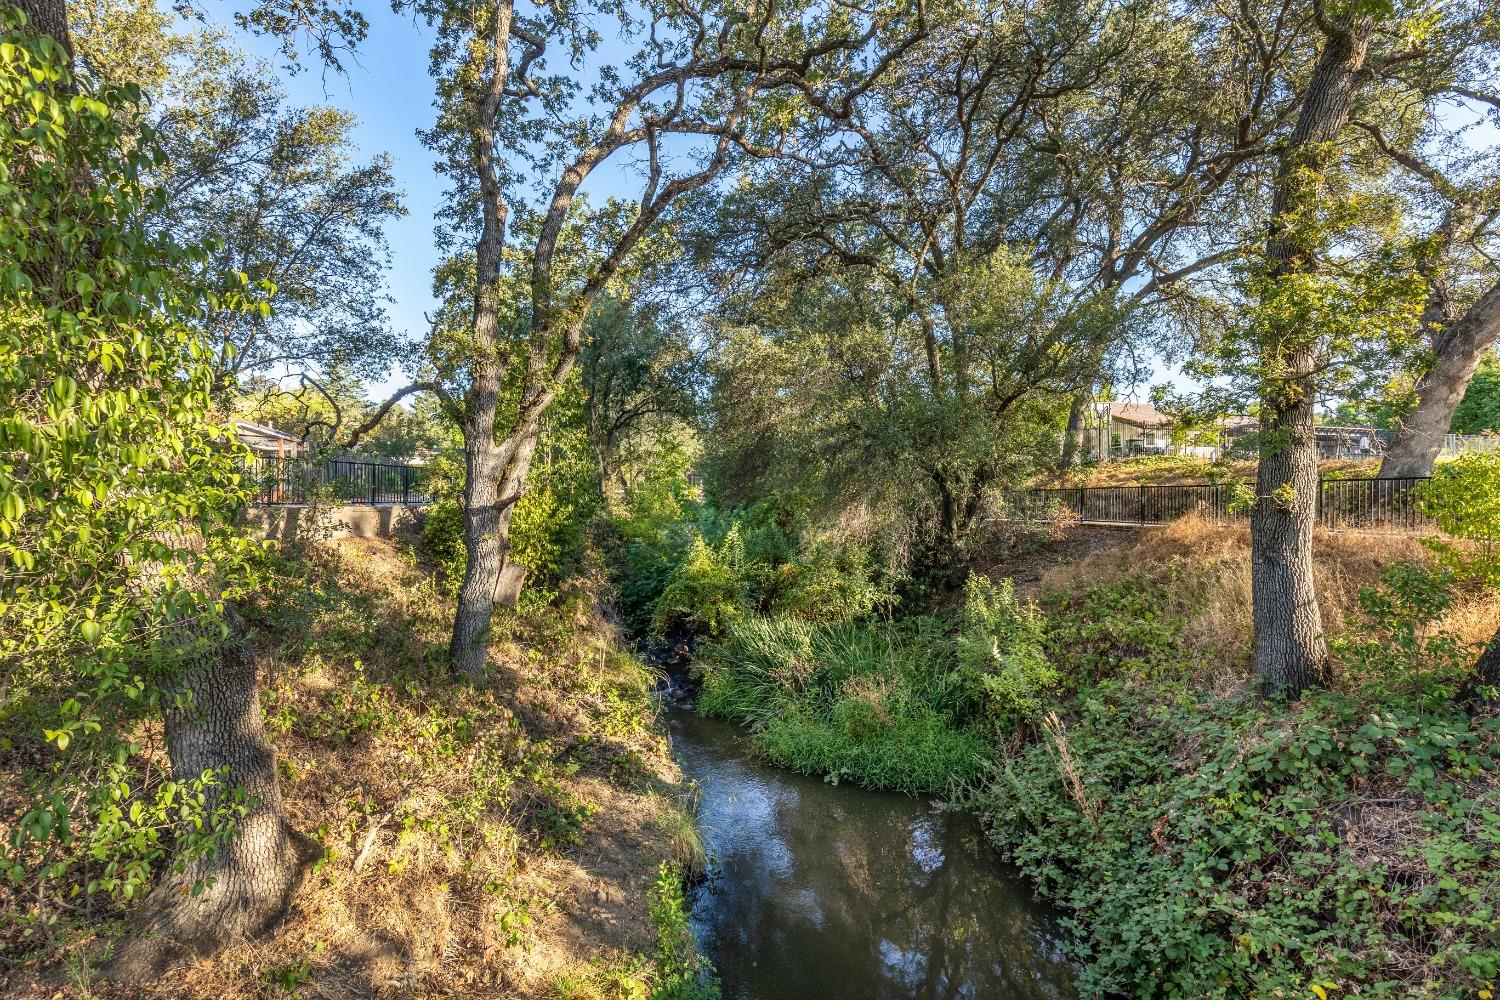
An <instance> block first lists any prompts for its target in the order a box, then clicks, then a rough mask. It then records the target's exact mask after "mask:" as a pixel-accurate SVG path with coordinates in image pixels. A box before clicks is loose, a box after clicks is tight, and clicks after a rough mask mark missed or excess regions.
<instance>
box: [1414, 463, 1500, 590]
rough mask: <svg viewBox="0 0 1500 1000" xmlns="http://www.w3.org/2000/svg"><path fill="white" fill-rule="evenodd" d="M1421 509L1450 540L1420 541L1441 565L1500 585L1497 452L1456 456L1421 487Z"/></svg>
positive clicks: (1490, 584)
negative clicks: (1456, 541)
mask: <svg viewBox="0 0 1500 1000" xmlns="http://www.w3.org/2000/svg"><path fill="white" fill-rule="evenodd" d="M1421 503H1422V509H1423V511H1424V512H1425V513H1426V514H1427V516H1429V517H1431V518H1432V519H1433V521H1435V522H1436V523H1437V526H1438V527H1439V528H1441V529H1442V530H1443V531H1445V532H1447V533H1448V534H1449V535H1450V536H1452V537H1453V538H1457V539H1461V540H1462V541H1461V542H1460V543H1458V544H1455V543H1454V542H1452V541H1449V540H1448V539H1445V538H1429V539H1424V541H1423V544H1425V545H1427V546H1428V548H1430V549H1432V551H1433V554H1434V555H1435V556H1436V557H1437V560H1438V562H1439V563H1441V564H1442V565H1443V566H1445V567H1447V568H1448V569H1449V570H1450V571H1452V572H1453V573H1454V574H1455V575H1457V576H1459V577H1462V578H1464V579H1468V580H1472V581H1474V582H1475V583H1478V584H1480V585H1482V586H1488V587H1500V452H1489V453H1470V454H1466V455H1460V456H1459V457H1458V458H1456V459H1454V460H1453V461H1452V462H1444V463H1442V464H1440V465H1438V467H1437V468H1436V469H1434V470H1433V473H1432V479H1431V480H1429V481H1428V482H1426V483H1424V484H1423V485H1422V487H1421Z"/></svg>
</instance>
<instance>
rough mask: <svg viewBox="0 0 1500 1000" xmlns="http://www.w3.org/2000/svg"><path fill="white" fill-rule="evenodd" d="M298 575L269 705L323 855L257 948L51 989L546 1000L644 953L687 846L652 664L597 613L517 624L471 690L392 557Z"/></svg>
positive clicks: (346, 559)
mask: <svg viewBox="0 0 1500 1000" xmlns="http://www.w3.org/2000/svg"><path fill="white" fill-rule="evenodd" d="M310 563H311V565H309V566H308V567H306V568H307V572H308V575H309V579H308V580H307V581H306V584H308V585H310V586H311V587H313V588H314V591H315V592H319V593H321V595H322V596H321V598H320V599H319V600H317V601H312V602H310V603H309V606H308V607H307V608H300V609H287V608H275V607H271V608H267V609H265V611H266V614H267V619H266V621H267V624H268V625H270V626H271V627H272V628H275V627H277V626H278V625H281V626H284V627H286V628H287V629H288V631H289V633H295V632H297V630H298V629H299V628H302V627H305V629H306V634H284V635H279V636H278V635H274V634H273V635H270V636H268V639H267V645H268V647H269V648H268V650H267V664H266V671H265V679H264V684H265V706H266V714H267V720H268V725H269V726H270V728H271V729H272V732H273V736H274V738H275V742H276V747H277V753H278V758H279V764H280V766H281V768H282V771H281V773H282V779H283V795H284V800H285V807H286V811H287V814H288V818H289V820H290V821H291V822H292V824H293V825H294V826H295V827H296V828H297V829H299V830H301V831H303V832H306V833H309V834H312V835H314V836H315V837H317V839H319V840H320V841H321V842H322V844H323V845H324V847H325V848H326V849H327V850H328V857H327V860H326V861H325V862H324V863H323V864H322V865H321V867H320V868H319V869H318V870H316V871H315V872H314V873H313V874H311V875H310V876H309V878H308V880H307V882H306V884H305V885H304V886H303V888H302V889H301V891H300V892H299V893H298V894H297V896H296V899H295V901H294V904H293V906H292V909H291V911H290V913H289V914H288V915H287V918H286V920H285V922H284V923H283V924H282V925H281V926H280V927H279V928H278V929H277V930H276V932H275V933H274V934H273V935H271V936H270V937H269V938H267V939H266V940H263V941H260V942H256V943H253V944H242V945H238V946H233V947H230V948H228V949H226V950H225V951H224V952H222V953H221V954H219V955H218V956H216V957H214V958H213V959H210V960H205V961H201V962H197V963H194V964H191V965H190V966H188V967H186V968H183V969H180V970H177V971H175V972H174V973H172V974H171V975H169V976H167V977H164V978H163V979H162V980H160V981H157V982H154V983H149V984H145V985H143V986H140V987H133V988H130V989H128V990H127V989H123V988H119V987H114V986H108V985H103V984H97V983H95V984H90V983H88V981H87V978H88V977H87V975H83V976H79V977H77V978H76V981H75V983H74V984H73V985H72V986H71V987H69V988H67V989H66V990H64V991H63V995H68V996H90V995H91V996H103V997H112V996H139V997H218V998H227V1000H238V998H242V997H243V998H250V997H256V998H264V997H273V996H298V997H307V998H323V997H327V998H346V997H371V996H375V997H386V996H405V997H441V996H455V997H456V996H485V997H542V996H550V995H551V984H552V983H553V982H554V981H555V980H556V979H557V978H558V977H559V976H562V975H565V974H569V973H574V972H577V971H578V970H580V969H586V968H589V967H591V964H592V963H596V962H605V963H609V962H618V961H620V960H622V959H623V958H624V957H626V956H628V955H631V954H640V953H650V952H651V951H652V950H653V947H654V940H653V936H652V935H653V932H652V929H651V925H650V922H649V919H648V914H647V908H646V890H647V887H648V886H649V884H650V882H651V879H652V877H653V876H654V875H655V873H656V869H657V866H658V864H659V863H660V862H661V861H662V860H663V859H680V860H685V861H688V862H689V863H691V862H692V860H693V859H692V857H691V853H692V851H693V850H694V847H693V846H692V845H684V844H683V842H682V840H683V838H682V834H681V830H682V827H683V824H682V822H681V820H680V811H681V809H682V807H683V804H684V802H685V801H686V792H685V791H684V789H683V786H682V783H681V776H680V774H679V772H678V771H677V768H676V765H675V763H674V762H673V761H672V758H671V756H670V753H669V749H668V746H667V743H666V740H665V738H664V737H663V736H662V734H661V733H660V731H659V730H658V729H657V728H656V727H655V725H654V720H653V719H652V717H651V707H650V695H649V689H648V682H647V677H646V675H645V673H644V668H642V667H641V666H640V665H639V664H638V663H636V662H635V661H634V660H633V659H632V658H630V657H627V656H625V655H623V654H622V653H620V652H619V636H618V635H616V634H615V633H614V630H613V629H612V627H610V626H609V625H607V624H606V623H605V622H604V621H603V619H602V618H601V617H600V615H599V614H597V613H596V612H595V611H594V610H593V606H592V605H591V604H590V603H589V602H587V601H579V602H577V603H576V604H575V610H574V611H573V612H571V613H569V615H567V616H566V618H563V617H561V616H552V617H550V618H548V617H545V616H543V617H541V618H539V619H538V620H536V621H532V622H529V623H522V624H521V625H520V626H519V627H518V632H517V634H518V635H519V638H516V639H514V640H512V641H509V642H507V643H506V644H504V645H503V646H502V647H499V648H497V651H496V657H497V658H498V659H499V660H500V666H499V668H498V669H497V670H496V677H495V680H494V684H493V685H492V688H491V689H490V690H486V691H477V690H474V689H473V688H469V687H466V686H464V685H460V684H457V683H453V682H451V681H449V680H448V679H447V678H446V677H445V676H444V675H443V673H442V670H441V669H440V667H439V666H438V664H440V662H441V650H442V649H443V647H444V644H445V639H446V627H447V621H446V616H447V614H448V613H449V612H448V610H447V609H448V602H447V600H446V598H445V597H444V596H443V595H441V594H440V593H439V592H438V591H437V589H436V588H435V587H434V585H433V583H432V580H431V578H430V577H429V576H428V575H427V574H426V573H424V572H422V571H421V570H420V569H418V568H417V567H416V566H415V565H414V564H413V563H412V561H411V559H410V558H409V557H408V556H406V555H404V554H403V553H402V552H400V551H399V550H398V549H397V547H396V546H394V545H393V544H392V543H390V542H386V541H382V540H378V539H348V540H345V541H343V542H340V543H336V544H335V545H330V546H324V547H322V548H320V549H317V550H315V551H314V552H313V553H312V555H311V557H310ZM296 593H297V591H296V590H295V589H293V588H289V589H288V594H291V595H295V594H296ZM303 619H305V620H303ZM683 854H687V855H689V856H688V857H686V858H682V857H680V856H681V855H683ZM88 950H90V945H89V942H87V941H84V942H83V943H81V944H80V946H79V947H78V948H77V949H75V954H76V955H81V954H85V953H87V951H88ZM95 950H96V949H95ZM50 993H51V989H48V990H47V991H46V992H44V993H42V994H40V995H49V994H50Z"/></svg>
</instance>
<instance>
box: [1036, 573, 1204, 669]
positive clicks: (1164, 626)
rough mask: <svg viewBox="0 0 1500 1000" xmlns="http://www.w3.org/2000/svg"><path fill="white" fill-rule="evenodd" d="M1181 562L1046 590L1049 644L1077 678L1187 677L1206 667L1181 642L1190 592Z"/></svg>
mask: <svg viewBox="0 0 1500 1000" xmlns="http://www.w3.org/2000/svg"><path fill="white" fill-rule="evenodd" d="M1181 581H1182V572H1181V567H1180V566H1177V565H1173V566H1172V567H1171V568H1170V571H1169V572H1168V573H1166V574H1156V575H1148V574H1146V573H1144V572H1140V573H1131V574H1128V575H1126V576H1125V577H1122V578H1121V579H1119V580H1115V581H1109V582H1104V583H1095V584H1089V585H1085V586H1081V587H1076V588H1073V589H1070V590H1066V591H1056V592H1052V593H1048V594H1044V595H1043V604H1044V608H1045V611H1046V650H1047V653H1048V655H1049V656H1050V657H1051V658H1052V659H1053V660H1055V661H1056V662H1060V663H1061V662H1066V663H1067V664H1068V674H1069V679H1070V681H1071V682H1072V683H1074V684H1088V683H1092V682H1094V681H1097V680H1101V679H1105V678H1110V677H1120V676H1135V677H1156V678H1182V677H1186V676H1189V675H1191V674H1192V673H1193V672H1194V671H1196V670H1198V669H1200V668H1201V666H1202V664H1201V663H1200V662H1198V661H1196V660H1194V659H1193V657H1192V654H1191V653H1190V652H1189V651H1188V648H1187V645H1186V644H1185V643H1184V642H1183V632H1184V630H1185V628H1186V627H1187V625H1188V623H1189V620H1190V614H1189V611H1190V609H1189V607H1188V605H1189V604H1191V602H1192V595H1191V593H1189V592H1187V591H1186V590H1184V589H1183V588H1181V587H1180V586H1179V585H1180V583H1181Z"/></svg>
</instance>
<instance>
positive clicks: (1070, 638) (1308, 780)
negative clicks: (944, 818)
mask: <svg viewBox="0 0 1500 1000" xmlns="http://www.w3.org/2000/svg"><path fill="white" fill-rule="evenodd" d="M1247 549H1248V542H1247V539H1246V537H1245V534H1244V532H1243V531H1242V530H1232V529H1224V528H1216V527H1212V526H1209V525H1205V524H1202V523H1195V522H1192V521H1187V522H1180V523H1178V524H1176V525H1173V526H1170V527H1168V528H1165V529H1162V530H1161V531H1159V532H1152V533H1148V534H1144V535H1142V536H1140V538H1139V540H1138V541H1136V542H1134V543H1133V544H1132V543H1124V544H1121V545H1120V546H1118V547H1116V548H1114V549H1110V550H1102V551H1098V552H1096V553H1095V554H1093V555H1091V556H1090V557H1088V558H1087V559H1085V560H1084V561H1083V562H1081V563H1079V564H1076V565H1071V566H1067V567H1062V568H1058V569H1054V570H1053V571H1052V572H1051V573H1050V574H1049V575H1048V577H1047V579H1046V582H1045V583H1046V589H1047V595H1046V596H1045V597H1044V599H1043V603H1044V605H1045V606H1047V607H1048V613H1049V619H1050V621H1051V628H1050V637H1049V652H1050V654H1051V655H1052V657H1053V659H1054V661H1055V662H1057V663H1059V664H1065V665H1066V669H1067V670H1068V672H1069V674H1070V677H1069V682H1068V688H1069V693H1065V694H1064V696H1063V697H1062V698H1061V699H1060V700H1059V701H1058V702H1057V703H1056V705H1055V710H1056V713H1057V715H1056V716H1054V718H1053V724H1051V725H1041V726H1039V727H1038V728H1037V730H1036V732H1035V733H1034V734H1033V739H1032V742H1031V743H1030V744H1029V745H1028V746H1027V747H1025V748H1024V749H1021V750H1020V751H1019V752H1014V753H1010V754H1006V755H1003V756H1002V758H1001V763H1000V765H999V771H998V772H997V779H996V780H995V781H993V782H992V783H991V784H990V785H989V786H988V787H987V788H985V789H983V790H981V791H979V792H977V793H976V794H974V795H973V796H972V797H971V799H970V805H971V806H972V807H974V808H977V809H978V810H979V811H980V812H981V813H982V814H983V815H985V816H986V817H987V819H988V820H989V821H990V823H991V828H992V831H993V835H994V838H995V840H996V842H997V844H999V845H1000V846H1002V847H1003V848H1004V849H1005V850H1006V851H1007V852H1008V853H1010V854H1011V856H1012V857H1013V858H1014V859H1015V860H1016V861H1017V862H1018V863H1019V864H1020V865H1021V867H1022V868H1023V869H1024V870H1026V871H1027V872H1028V873H1029V874H1031V875H1032V876H1033V877H1035V878H1036V879H1038V881H1039V882H1040V884H1041V886H1042V887H1043V889H1044V890H1045V891H1046V892H1047V893H1048V894H1049V895H1051V896H1052V897H1053V898H1055V899H1056V900H1058V901H1059V902H1060V903H1062V904H1064V905H1065V906H1067V907H1068V908H1070V909H1071V910H1072V911H1073V912H1074V913H1075V919H1076V923H1075V929H1076V932H1077V935H1078V942H1079V944H1080V946H1081V947H1080V954H1081V955H1082V956H1084V957H1085V958H1086V959H1087V960H1088V961H1089V962H1090V963H1091V964H1090V968H1089V971H1088V976H1087V978H1086V980H1085V986H1086V988H1087V987H1092V988H1095V989H1098V990H1101V991H1104V990H1118V991H1122V992H1128V993H1131V994H1135V995H1142V996H1225V997H1236V996H1247V995H1256V996H1273V995H1280V996H1314V995H1317V993H1316V991H1314V990H1313V987H1314V986H1317V987H1318V989H1320V990H1322V991H1323V992H1324V993H1326V994H1327V995H1329V996H1336V995H1356V994H1358V995H1362V996H1392V997H1394V996H1402V997H1405V996H1443V997H1454V998H1457V997H1472V996H1476V995H1481V994H1480V993H1479V991H1480V990H1482V989H1487V988H1489V987H1490V985H1491V984H1492V983H1493V981H1494V980H1495V979H1496V978H1497V974H1500V968H1497V964H1500V922H1497V917H1496V912H1495V908H1494V901H1495V899H1496V898H1497V890H1500V778H1497V764H1500V714H1497V713H1496V712H1494V711H1489V712H1482V713H1480V714H1478V715H1477V716H1471V715H1470V714H1469V713H1467V712H1465V711H1464V710H1462V709H1460V708H1457V707H1455V706H1453V705H1451V704H1449V703H1447V702H1446V701H1445V700H1444V698H1443V697H1442V689H1443V685H1444V682H1445V677H1451V676H1452V675H1451V674H1447V673H1446V672H1447V670H1448V668H1447V667H1445V666H1443V665H1442V663H1441V661H1442V660H1443V659H1444V656H1443V655H1442V654H1441V647H1440V646H1433V647H1423V649H1422V650H1421V651H1419V652H1418V653H1417V654H1416V655H1413V654H1412V653H1411V651H1410V650H1404V649H1401V648H1400V643H1401V637H1400V636H1399V635H1397V634H1394V633H1389V632H1386V631H1384V630H1383V629H1382V628H1381V627H1380V626H1379V624H1378V623H1376V622H1372V621H1371V620H1369V619H1368V617H1367V616H1366V615H1365V614H1364V612H1363V611H1362V610H1361V609H1360V608H1359V607H1357V606H1356V596H1357V592H1358V590H1359V588H1360V587H1362V586H1369V585H1372V584H1375V583H1376V582H1377V581H1378V579H1379V577H1380V574H1381V573H1382V572H1383V571H1384V570H1385V568H1386V567H1388V566H1390V565H1392V564H1393V563H1396V562H1399V561H1401V560H1412V559H1418V560H1419V559H1420V558H1421V555H1422V550H1421V549H1420V547H1419V546H1417V545H1416V543H1415V542H1414V541H1413V540H1411V539H1405V538H1396V537H1382V536H1373V535H1360V534H1353V533H1346V534H1338V535H1325V536H1322V537H1320V538H1319V540H1318V572H1319V576H1320V591H1321V596H1322V599H1323V605H1324V606H1323V611H1324V617H1325V619H1326V620H1327V622H1328V625H1329V631H1330V633H1331V634H1332V635H1333V637H1334V639H1335V643H1336V647H1337V646H1338V645H1339V643H1340V642H1342V643H1343V645H1342V647H1341V653H1340V657H1341V659H1342V661H1343V662H1344V664H1345V668H1344V671H1343V673H1342V675H1341V677H1340V679H1339V682H1338V684H1337V685H1336V687H1335V689H1334V690H1332V691H1330V692H1326V693H1321V694H1315V695H1312V696H1310V697H1308V698H1305V699H1303V700H1302V701H1301V702H1298V703H1295V704H1291V705H1280V704H1276V703H1268V702H1266V701H1264V700H1263V699H1261V698H1259V697H1258V696H1257V695H1255V694H1254V692H1253V690H1252V689H1251V687H1250V685H1249V680H1250V678H1249V670H1248V636H1249V624H1250V623H1249V610H1248V608H1249V589H1248V575H1249V573H1248V552H1247ZM1003 568H1004V567H1003V566H998V567H996V569H997V570H1003ZM1497 622H1500V599H1497V595H1495V594H1493V593H1490V594H1487V595H1486V594H1479V593H1470V594H1467V595H1464V596H1462V597H1460V599H1459V600H1458V601H1457V602H1456V603H1455V604H1454V605H1453V606H1452V607H1451V608H1449V609H1447V610H1446V611H1445V612H1443V614H1442V615H1441V616H1440V617H1439V619H1438V620H1437V621H1436V622H1434V623H1433V625H1432V626H1431V627H1430V629H1428V630H1425V631H1423V632H1421V633H1419V634H1418V635H1417V636H1416V638H1417V639H1418V640H1419V641H1420V640H1425V639H1426V638H1428V637H1431V636H1436V635H1438V634H1441V633H1447V634H1449V635H1451V636H1453V637H1454V638H1455V639H1457V640H1458V641H1459V644H1460V645H1459V650H1460V653H1459V656H1458V662H1459V663H1461V664H1462V663H1468V662H1471V659H1470V658H1471V656H1472V644H1474V643H1477V642H1480V641H1482V640H1483V639H1485V638H1487V637H1488V636H1489V635H1490V634H1492V633H1493V631H1494V629H1495V626H1496V624H1497ZM1466 645H1467V646H1468V648H1467V649H1465V648H1464V647H1465V646H1466ZM1434 651H1436V652H1434ZM1416 666H1420V667H1422V668H1423V669H1424V670H1426V671H1428V673H1427V674H1426V675H1425V678H1424V679H1419V678H1418V676H1417V671H1416V670H1415V669H1414V668H1415V667H1416ZM1449 683H1451V681H1449Z"/></svg>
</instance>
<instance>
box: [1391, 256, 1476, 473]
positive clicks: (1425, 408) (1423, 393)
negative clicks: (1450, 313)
mask: <svg viewBox="0 0 1500 1000" xmlns="http://www.w3.org/2000/svg"><path fill="white" fill-rule="evenodd" d="M1497 338H1500V282H1496V283H1495V284H1494V286H1493V287H1491V288H1490V290H1489V291H1487V292H1486V293H1485V294H1484V295H1483V296H1481V297H1480V298H1479V300H1478V301H1476V302H1475V303H1474V304H1473V305H1472V306H1470V307H1469V308H1468V310H1467V311H1466V312H1465V313H1464V314H1463V315H1462V316H1461V317H1459V318H1458V319H1457V320H1456V321H1454V322H1453V323H1451V324H1450V325H1449V326H1448V327H1447V328H1446V329H1444V330H1442V331H1440V332H1439V334H1438V335H1437V337H1436V338H1435V343H1434V344H1433V348H1434V357H1433V361H1432V366H1431V367H1430V368H1428V369H1427V371H1426V372H1424V373H1423V374H1422V377H1421V379H1420V380H1418V382H1417V389H1416V395H1417V405H1416V407H1415V408H1414V409H1413V410H1412V411H1411V412H1410V413H1409V414H1407V415H1406V416H1405V417H1404V418H1402V420H1401V426H1400V427H1399V428H1398V429H1397V431H1396V438H1395V440H1394V441H1392V442H1391V446H1390V448H1388V449H1387V450H1386V453H1385V458H1384V459H1382V460H1381V463H1380V475H1381V476H1382V477H1385V478H1391V477H1400V476H1430V475H1432V468H1433V466H1434V465H1435V464H1436V463H1437V457H1438V452H1440V451H1441V450H1442V448H1443V437H1444V435H1446V434H1447V433H1448V428H1450V427H1451V426H1453V413H1454V411H1455V410H1457V409H1458V404H1459V403H1461V402H1463V398H1464V392H1465V391H1467V389H1468V388H1469V382H1470V381H1471V380H1472V379H1473V378H1474V372H1476V371H1477V370H1478V369H1479V363H1480V362H1481V361H1483V360H1484V356H1485V354H1486V353H1488V352H1489V350H1490V349H1491V348H1492V347H1494V346H1495V342H1496V340H1497Z"/></svg>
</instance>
